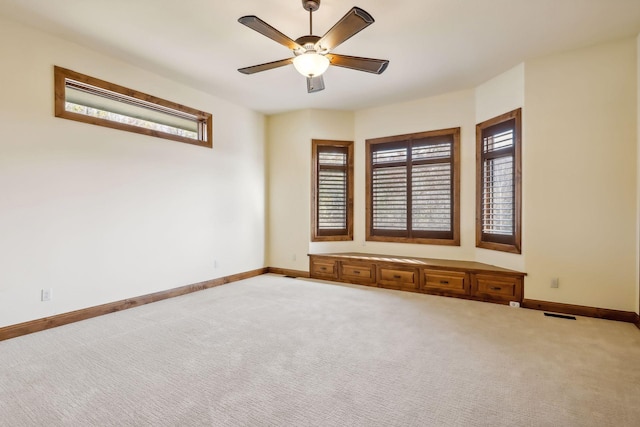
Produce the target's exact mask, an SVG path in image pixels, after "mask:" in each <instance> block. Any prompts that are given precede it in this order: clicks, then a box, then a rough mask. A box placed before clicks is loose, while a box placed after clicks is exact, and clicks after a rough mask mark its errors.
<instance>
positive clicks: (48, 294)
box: [40, 288, 53, 301]
mask: <svg viewBox="0 0 640 427" xmlns="http://www.w3.org/2000/svg"><path fill="white" fill-rule="evenodd" d="M52 297H53V289H51V288H49V289H43V290H42V291H41V292H40V301H51V298H52Z"/></svg>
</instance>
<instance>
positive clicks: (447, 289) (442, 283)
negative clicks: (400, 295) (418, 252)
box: [422, 270, 470, 295]
mask: <svg viewBox="0 0 640 427" xmlns="http://www.w3.org/2000/svg"><path fill="white" fill-rule="evenodd" d="M469 288H470V286H469V279H468V278H467V274H466V273H461V272H459V271H438V270H422V289H423V290H424V291H426V292H429V291H436V292H443V293H447V294H457V295H466V294H468V293H469Z"/></svg>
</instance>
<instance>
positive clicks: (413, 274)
mask: <svg viewBox="0 0 640 427" xmlns="http://www.w3.org/2000/svg"><path fill="white" fill-rule="evenodd" d="M378 284H379V285H380V286H381V287H383V288H388V289H400V290H404V291H417V290H419V288H420V275H419V274H418V269H417V268H410V267H399V266H384V265H383V266H378Z"/></svg>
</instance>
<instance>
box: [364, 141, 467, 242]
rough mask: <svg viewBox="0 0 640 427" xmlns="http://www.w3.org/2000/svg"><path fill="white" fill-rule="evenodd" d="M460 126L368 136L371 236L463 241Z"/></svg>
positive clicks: (371, 238) (405, 239)
mask: <svg viewBox="0 0 640 427" xmlns="http://www.w3.org/2000/svg"><path fill="white" fill-rule="evenodd" d="M459 153H460V128H453V129H443V130H437V131H431V132H422V133H416V134H411V135H400V136H392V137H386V138H378V139H370V140H367V191H366V197H367V200H366V209H367V213H366V219H367V225H366V227H367V233H366V234H367V240H375V241H387V242H403V243H424V244H435V245H452V246H459V245H460V210H459V206H460V169H459V159H460V154H459Z"/></svg>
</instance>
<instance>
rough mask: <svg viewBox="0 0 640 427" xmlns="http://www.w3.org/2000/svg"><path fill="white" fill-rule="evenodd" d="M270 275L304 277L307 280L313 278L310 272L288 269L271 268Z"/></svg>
mask: <svg viewBox="0 0 640 427" xmlns="http://www.w3.org/2000/svg"><path fill="white" fill-rule="evenodd" d="M269 273H273V274H282V275H283V276H292V277H304V278H306V279H308V278H309V277H311V276H310V275H309V272H308V271H302V270H289V269H286V268H277V267H269Z"/></svg>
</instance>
